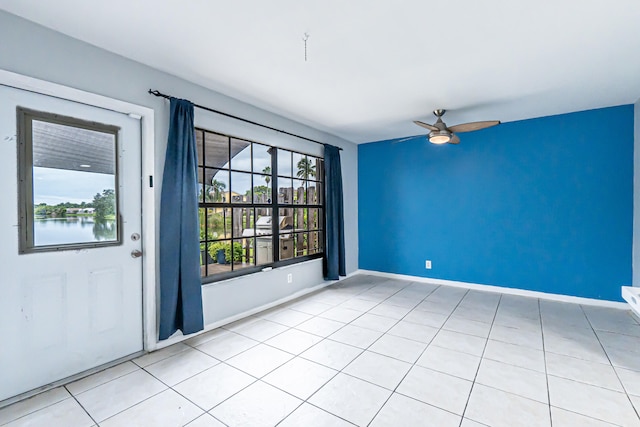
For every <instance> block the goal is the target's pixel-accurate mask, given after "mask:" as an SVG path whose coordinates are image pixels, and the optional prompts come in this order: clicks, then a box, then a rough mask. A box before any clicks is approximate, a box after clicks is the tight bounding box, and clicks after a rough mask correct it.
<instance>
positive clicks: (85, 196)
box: [33, 167, 115, 205]
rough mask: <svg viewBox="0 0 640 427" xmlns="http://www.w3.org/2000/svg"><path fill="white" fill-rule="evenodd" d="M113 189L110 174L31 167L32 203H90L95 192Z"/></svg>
mask: <svg viewBox="0 0 640 427" xmlns="http://www.w3.org/2000/svg"><path fill="white" fill-rule="evenodd" d="M105 189H115V176H114V175H111V174H102V173H92V172H82V171H72V170H66V169H52V168H41V167H34V168H33V203H34V204H36V205H38V204H40V203H46V204H48V205H57V204H58V203H64V202H70V203H82V202H87V203H90V202H92V201H93V196H95V195H96V193H102V190H105Z"/></svg>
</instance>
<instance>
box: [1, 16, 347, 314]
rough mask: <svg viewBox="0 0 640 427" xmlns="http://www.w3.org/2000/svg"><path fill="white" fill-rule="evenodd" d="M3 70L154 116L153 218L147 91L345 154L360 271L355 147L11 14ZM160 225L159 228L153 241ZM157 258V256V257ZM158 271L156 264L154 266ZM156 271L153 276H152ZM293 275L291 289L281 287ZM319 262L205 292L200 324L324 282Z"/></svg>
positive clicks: (205, 121)
mask: <svg viewBox="0 0 640 427" xmlns="http://www.w3.org/2000/svg"><path fill="white" fill-rule="evenodd" d="M0 40H2V42H1V43H0V69H4V70H8V71H12V72H15V73H20V74H23V75H26V76H30V77H35V78H39V79H42V80H47V81H50V82H54V83H59V84H62V85H65V86H70V87H74V88H77V89H81V90H85V91H89V92H93V93H97V94H100V95H104V96H108V97H111V98H115V99H120V100H123V101H127V102H131V103H135V104H138V105H142V106H147V107H150V108H153V109H154V111H155V157H156V168H155V175H156V176H155V183H156V186H155V190H156V195H157V199H156V201H157V206H156V211H159V208H160V197H159V196H160V186H161V181H162V180H161V176H162V170H163V165H164V154H165V149H166V138H167V130H168V114H169V108H168V102H167V101H166V100H164V99H162V98H157V97H154V96H151V95H149V94H148V93H147V90H148V89H158V90H160V91H162V92H164V93H167V94H171V95H174V96H176V97H180V98H186V99H189V100H191V101H192V102H194V103H197V104H202V105H206V106H208V107H211V108H214V109H218V110H221V111H224V112H227V113H230V114H234V115H237V116H240V117H244V118H247V119H249V120H253V121H255V122H258V123H263V124H266V125H269V126H272V127H275V128H277V129H284V130H287V131H288V132H292V133H297V134H299V135H302V136H305V137H308V138H311V139H315V140H318V141H323V142H326V143H329V144H333V145H336V146H339V147H342V148H343V151H342V170H343V184H344V201H345V233H346V234H345V241H346V253H347V257H346V265H347V273H351V272H354V271H355V270H356V269H357V268H358V246H357V242H358V218H357V216H358V201H357V200H358V199H357V176H358V170H357V146H356V145H355V144H352V143H350V142H348V141H345V140H343V139H341V138H338V137H336V136H333V135H330V134H327V133H325V132H322V131H319V130H316V129H313V128H311V127H308V126H305V125H303V124H300V123H298V122H294V121H292V120H289V119H286V118H284V117H282V116H278V115H275V114H272V113H269V112H267V111H264V110H261V109H259V108H256V107H254V106H251V105H249V104H246V103H243V102H240V101H238V100H235V99H232V98H229V97H227V96H224V95H222V94H220V93H217V92H213V91H210V90H207V89H205V88H203V87H201V86H197V85H195V84H192V83H189V82H187V81H185V80H182V79H180V78H177V77H175V76H172V75H170V74H167V73H164V72H161V71H158V70H156V69H153V68H150V67H148V66H145V65H143V64H140V63H137V62H134V61H131V60H129V59H126V58H123V57H121V56H119V55H116V54H113V53H111V52H108V51H105V50H102V49H99V48H96V47H95V46H92V45H89V44H87V43H84V42H81V41H78V40H76V39H73V38H70V37H67V36H65V35H62V34H60V33H57V32H54V31H52V30H49V29H47V28H44V27H41V26H39V25H36V24H34V23H31V22H29V21H26V20H23V19H22V18H18V17H16V16H14V15H11V14H8V13H6V12H3V11H0ZM196 111H197V114H196V124H198V125H200V126H204V127H206V128H209V129H211V130H217V131H220V132H223V133H230V134H232V135H235V136H239V137H245V138H248V139H252V140H257V141H263V142H266V143H268V144H272V145H277V146H281V147H286V148H295V149H296V150H299V151H302V152H306V153H310V154H320V153H321V147H320V146H319V145H317V144H313V143H310V142H307V141H304V140H300V139H296V138H293V137H287V136H285V135H282V134H279V133H276V132H273V131H269V130H267V129H262V128H258V127H255V126H251V125H248V124H246V123H242V122H238V121H234V120H233V119H229V118H225V117H222V116H216V115H213V114H211V113H205V112H203V111H200V110H197V109H196ZM157 230H158V226H157V224H156V235H157ZM156 252H157V251H156ZM156 264H157V263H156ZM156 271H157V269H156ZM287 273H292V274H293V277H294V281H293V284H287V283H286V275H287ZM322 281H323V280H322V263H321V262H320V260H314V261H310V262H307V263H304V264H298V265H294V266H289V267H286V268H282V269H277V270H273V271H270V272H261V273H256V274H253V275H249V276H243V277H240V278H235V279H232V280H229V281H226V282H224V283H215V284H210V285H206V286H204V287H203V299H204V310H205V322H206V323H207V324H212V323H216V322H218V321H220V320H222V319H226V318H228V317H232V316H234V315H236V314H238V313H242V312H245V311H248V310H251V309H253V308H255V307H259V306H262V305H265V304H268V303H270V302H273V301H276V300H279V299H281V298H285V297H286V296H288V295H291V294H293V293H295V292H298V291H300V290H302V289H305V288H308V287H312V286H315V285H318V284H320V283H322Z"/></svg>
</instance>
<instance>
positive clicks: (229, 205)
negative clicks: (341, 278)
mask: <svg viewBox="0 0 640 427" xmlns="http://www.w3.org/2000/svg"><path fill="white" fill-rule="evenodd" d="M198 132H201V134H202V152H199V153H198V154H197V155H198V161H197V168H198V170H199V171H198V173H200V171H201V172H202V177H203V179H202V181H203V182H202V183H200V182H199V183H198V189H199V191H202V194H203V196H202V201H201V200H198V210H201V209H204V211H205V217H204V218H205V219H204V227H205V228H204V230H205V233H204V239H203V240H199V244H200V245H202V244H204V247H205V256H206V255H207V252H208V245H209V244H211V243H213V242H230V243H231V248H232V251H233V244H234V242H239V241H241V240H242V237H234V236H233V220H234V219H233V217H234V215H233V209H243V208H245V209H254V213H255V212H256V211H257V209H270V210H271V218H272V220H271V236H270V237H271V249H272V253H271V259H272V261H271V262H269V263H264V264H259V265H256V262H257V240H254V255H253V265H252V266H249V267H242V268H240V269H237V270H235V269H234V267H235V265H234V263H233V261H232V262H231V271H227V272H221V273H214V274H208V275H207V273H208V265H207V264H208V262H205V263H204V265H203V264H202V262H201V268H202V267H204V269H205V270H204V275H202V273H201V276H200V277H201V281H202V284H203V285H206V284H210V283H215V282H219V281H223V280H227V279H230V278H234V277H239V276H245V275H248V274H254V273H257V272H261V271H264V270H268V269H271V268H277V267H284V266H288V265H292V264H298V263H301V262H306V261H310V260H314V259H319V258H322V257H323V255H324V251H325V244H326V241H325V240H326V239H325V230H326V224H325V222H326V221H325V194H324V189H325V185H326V183H325V176H324V170H323V171H322V175H321V178H322V179H320V180H317V179H308V178H307V179H304V178H296V177H295V171H294V170H292V171H291V179H292V180H295V179H299V180H301V181H304V182H305V183H306V182H316V183H320V184H321V186H322V194H321V196H319V197H321V198H320V199H319V200H320V202H321V203H319V204H311V203H309V200H308V199H306V197H305V199H306V200H305V203H303V204H294V203H293V200H292V203H291V204H282V203H280V202H279V199H278V190H279V189H278V178H281V177H280V176H279V175H278V150H286V151H289V152H291V153H293V154H299V155H302V156H307V157H311V158H314V159H319V160H321V161H322V162H323V163H322V164H323V165H324V159H323V158H322V157H321V156H317V155H313V154H308V153H304V152H301V151H297V150H294V149H289V148H284V147H278V146H275V145H270V144H268V143H265V142H262V141H256V140H252V139H248V138H241V137H237V136H234V135H230V134H224V133H221V132H217V131H213V130H209V129H206V128H204V127H200V126H195V133H196V134H198ZM207 133H209V134H214V135H216V137H221V138H225V139H226V142H227V144H228V148H229V151H228V153H229V166H228V168H227V169H225V168H222V167H215V166H207V165H206V164H205V163H206V157H205V151H206V149H205V146H206V136H205V135H206V134H207ZM233 140H236V141H243V142H247V143H249V144H250V147H251V171H250V172H248V171H246V170H240V169H234V168H233V161H232V158H231V144H232V141H233ZM253 144H259V145H262V146H266V147H268V148H269V149H270V150H273V151H272V153H271V165H270V167H271V175H270V177H271V180H270V185H271V197H270V200H271V202H270V203H256V202H255V201H254V197H253V196H254V195H253V189H254V188H255V187H256V184H255V182H254V181H253V179H254V177H255V176H256V175H264V174H262V173H261V172H260V171H254V170H253V166H254V155H253V152H254V146H253ZM200 159H202V163H201V161H200ZM292 162H293V160H292ZM292 166H294V165H292ZM207 169H218V170H221V171H226V172H228V173H229V189H228V191H229V200H228V201H222V202H214V201H206V199H205V185H206V182H205V181H206V179H205V176H206V173H205V172H206V170H207ZM234 172H240V173H250V174H251V179H252V181H251V192H252V193H251V200H250V202H249V203H237V202H236V203H234V202H232V197H231V189H232V188H233V182H232V176H233V173H234ZM265 176H267V175H265ZM316 177H317V175H316ZM307 188H308V186H305V193H306V194H308V192H307V190H306V189H307ZM223 200H224V199H223ZM287 208H288V209H306V210H307V212H309V211H310V209H319V212H322V215H321V218H319V219H318V227H319V228H317V229H313V230H309V229H308V228H307V230H306V234H307V235H310V233H311V232H318V233H320V239H321V244H320V249H319V250H318V252H316V253H314V254H311V255H309V254H307V255H301V256H295V252H296V251H295V249H294V251H293V257H291V258H287V259H284V260H281V259H280V235H281V234H287V233H282V232H281V231H280V227H279V225H280V219H281V216H280V210H281V209H287ZM209 209H229V210H230V211H231V221H232V222H231V230H232V231H231V237H230V238H223V239H213V240H210V239H208V231H207V227H208V224H207V223H208V221H207V215H208V213H207V212H208V210H209ZM307 215H308V214H307ZM256 220H257V215H255V214H254V230H255V221H256ZM198 221H200V219H198ZM198 226H199V227H200V224H198ZM302 233H305V232H302ZM289 234H291V235H292V239H294V238H295V237H294V236H295V235H296V232H295V229H294V230H292V231H291V233H289ZM256 237H257V234H256V233H254V235H253V237H252V238H253V239H256ZM307 251H308V248H307Z"/></svg>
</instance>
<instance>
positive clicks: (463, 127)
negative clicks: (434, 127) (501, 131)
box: [449, 120, 500, 133]
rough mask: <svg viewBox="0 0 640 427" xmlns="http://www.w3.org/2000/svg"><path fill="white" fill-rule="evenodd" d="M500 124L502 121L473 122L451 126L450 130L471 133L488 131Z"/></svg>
mask: <svg viewBox="0 0 640 427" xmlns="http://www.w3.org/2000/svg"><path fill="white" fill-rule="evenodd" d="M499 124H500V120H489V121H486V122H471V123H462V124H459V125H455V126H451V127H450V128H449V130H450V131H451V132H458V133H460V132H471V131H474V130H480V129H486V128H490V127H491V126H496V125H499Z"/></svg>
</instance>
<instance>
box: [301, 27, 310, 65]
mask: <svg viewBox="0 0 640 427" xmlns="http://www.w3.org/2000/svg"><path fill="white" fill-rule="evenodd" d="M307 40H309V34H307V33H304V37H303V38H302V41H303V42H304V62H307Z"/></svg>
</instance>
